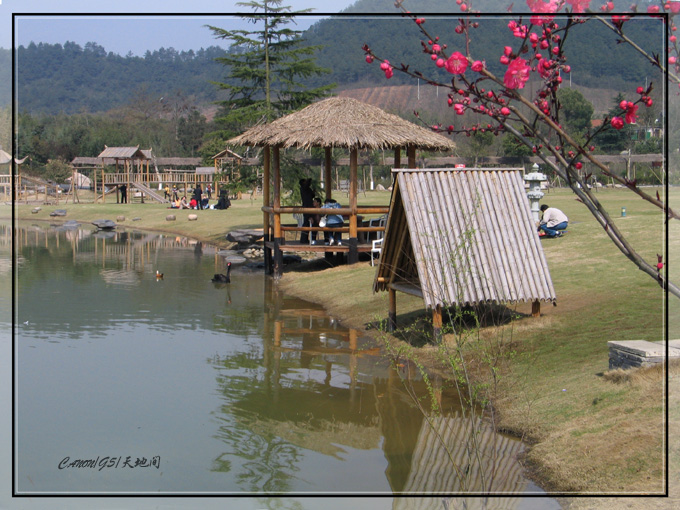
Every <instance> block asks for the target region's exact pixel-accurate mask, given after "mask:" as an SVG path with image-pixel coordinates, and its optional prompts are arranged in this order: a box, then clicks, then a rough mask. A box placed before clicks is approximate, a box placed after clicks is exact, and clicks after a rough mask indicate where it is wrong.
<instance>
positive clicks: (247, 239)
mask: <svg viewBox="0 0 680 510" xmlns="http://www.w3.org/2000/svg"><path fill="white" fill-rule="evenodd" d="M263 237H264V232H263V231H262V230H255V229H240V230H232V231H231V232H229V233H228V234H227V241H231V242H232V243H238V244H245V245H251V244H253V243H255V242H257V241H259V240H260V239H262V238H263Z"/></svg>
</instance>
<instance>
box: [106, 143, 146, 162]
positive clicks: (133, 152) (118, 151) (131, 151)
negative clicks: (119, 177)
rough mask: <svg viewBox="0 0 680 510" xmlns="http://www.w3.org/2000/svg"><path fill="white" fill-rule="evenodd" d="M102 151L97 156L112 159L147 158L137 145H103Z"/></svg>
mask: <svg viewBox="0 0 680 510" xmlns="http://www.w3.org/2000/svg"><path fill="white" fill-rule="evenodd" d="M104 147H105V149H104V151H103V152H102V153H101V154H99V156H98V157H99V158H113V159H149V157H147V156H146V154H144V152H143V151H141V150H139V146H137V147H108V146H106V145H105V146H104Z"/></svg>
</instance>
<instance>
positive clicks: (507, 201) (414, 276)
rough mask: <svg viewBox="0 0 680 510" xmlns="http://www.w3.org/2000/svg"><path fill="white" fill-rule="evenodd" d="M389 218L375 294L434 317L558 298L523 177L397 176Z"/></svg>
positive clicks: (439, 172)
mask: <svg viewBox="0 0 680 510" xmlns="http://www.w3.org/2000/svg"><path fill="white" fill-rule="evenodd" d="M393 171H394V173H395V174H396V179H395V184H394V188H393V190H392V197H391V201H390V214H389V217H388V220H387V225H386V229H385V237H384V239H383V249H382V254H381V256H380V263H379V265H378V268H377V270H376V276H375V280H374V284H373V290H374V291H375V292H378V291H388V292H389V319H388V324H389V328H390V329H391V330H393V329H394V327H395V326H396V292H397V291H400V292H404V293H407V294H412V295H416V296H421V297H422V298H423V300H424V302H425V307H426V308H427V309H431V310H432V312H433V324H434V330H435V336H439V335H440V332H441V327H442V310H443V309H445V308H447V307H450V306H468V305H476V304H480V303H499V304H505V303H516V302H531V303H532V304H533V306H532V315H534V316H537V315H539V314H540V302H541V301H550V302H552V303H553V304H554V303H555V300H556V296H555V290H554V288H553V284H552V280H551V278H550V271H549V270H548V263H547V261H546V258H545V255H544V253H543V247H542V246H541V243H540V238H539V237H538V233H537V232H536V225H535V223H534V219H533V217H532V216H531V206H530V204H529V199H528V198H527V195H526V191H525V189H524V180H523V178H522V169H479V168H474V169H464V170H463V169H460V170H459V169H426V170H425V169H415V170H411V169H401V170H399V169H395V170H393Z"/></svg>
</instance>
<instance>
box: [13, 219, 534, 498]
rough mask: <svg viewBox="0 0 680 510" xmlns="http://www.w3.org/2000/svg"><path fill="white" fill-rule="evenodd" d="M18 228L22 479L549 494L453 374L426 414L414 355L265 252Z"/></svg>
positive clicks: (122, 489) (110, 489) (278, 489)
mask: <svg viewBox="0 0 680 510" xmlns="http://www.w3.org/2000/svg"><path fill="white" fill-rule="evenodd" d="M9 234H10V229H9V227H8V225H6V224H5V225H2V228H1V229H0V236H2V239H4V242H3V244H2V249H3V257H2V259H0V260H2V263H3V264H4V265H8V264H9V262H7V258H8V253H9V243H8V241H7V239H8V237H9ZM14 241H15V256H16V259H15V262H16V266H17V275H18V279H17V283H16V296H17V300H16V308H15V317H14V326H15V335H14V362H15V365H14V373H15V425H16V428H15V438H14V439H15V447H16V458H15V461H16V462H15V477H16V478H15V479H16V490H17V491H18V492H19V493H22V494H36V495H37V494H49V495H58V494H79V495H97V494H106V495H143V494H150V493H151V494H155V495H169V496H171V495H239V496H244V495H251V496H257V497H262V496H280V495H297V496H302V495H319V494H343V495H348V494H352V495H364V494H370V495H376V494H377V495H388V496H392V495H398V494H411V495H440V494H455V493H462V492H465V493H467V492H471V491H472V492H478V491H484V490H486V489H488V490H490V491H491V492H504V493H510V494H516V495H520V494H524V495H527V494H529V495H530V494H541V491H540V490H539V489H538V488H537V487H536V486H535V485H533V484H531V483H530V482H529V481H528V480H526V479H525V478H524V477H523V476H522V469H521V467H520V465H519V464H518V462H517V455H519V454H520V453H521V451H522V445H521V443H519V442H518V441H516V440H514V439H512V438H509V437H506V436H502V435H498V434H494V433H493V431H492V430H491V429H490V427H488V425H486V424H485V423H484V422H482V421H481V420H479V418H478V417H475V416H468V415H467V414H466V413H463V412H462V409H461V407H460V405H459V403H458V398H457V395H456V394H455V392H453V391H452V390H449V389H447V388H441V387H436V388H435V393H436V395H437V397H438V398H439V399H440V401H441V404H442V409H443V412H442V413H441V415H438V416H433V417H431V419H430V420H427V419H426V418H425V416H424V414H423V413H422V412H421V411H420V410H419V409H418V407H417V406H416V405H414V400H413V398H412V396H411V391H408V390H407V388H406V387H405V386H404V384H403V383H402V381H401V379H402V378H403V377H407V378H408V379H409V380H410V381H412V387H411V390H412V391H413V392H414V393H415V394H416V395H417V396H420V397H424V396H426V395H427V389H426V388H425V386H424V385H423V383H422V381H421V380H420V377H419V375H418V371H417V370H416V369H415V367H413V366H411V365H410V364H409V363H408V362H406V363H403V364H401V366H397V367H396V368H395V367H392V366H391V365H390V363H389V362H388V360H386V359H385V358H384V356H383V355H382V352H381V349H380V343H379V341H378V340H375V339H372V338H371V337H368V336H366V335H364V334H363V332H362V331H358V330H352V329H347V328H344V327H343V326H342V325H340V324H339V323H338V321H337V320H335V319H334V318H333V317H330V316H328V315H327V314H326V313H325V312H324V311H323V309H322V307H321V306H319V305H315V304H311V303H307V302H304V301H301V300H298V299H295V298H292V297H290V296H286V295H285V294H283V293H282V292H281V291H280V290H279V289H278V287H277V285H276V283H275V282H274V281H273V280H272V279H271V278H269V277H267V276H265V275H264V273H263V270H262V269H261V268H260V267H258V266H257V265H256V264H242V265H237V264H234V265H233V266H232V271H231V283H228V284H217V283H212V282H211V278H212V277H213V275H214V274H215V273H224V272H225V257H224V256H223V254H222V253H221V252H219V251H218V250H217V249H216V248H214V247H212V246H207V245H203V244H201V243H199V242H195V241H193V240H191V239H188V238H185V237H182V236H174V235H164V234H155V233H144V232H136V231H132V230H120V228H119V229H118V230H115V231H110V232H109V231H96V230H94V229H93V228H90V226H88V225H82V226H73V227H69V228H67V227H64V226H50V225H48V224H47V223H45V224H41V225H31V224H30V223H25V224H23V223H22V224H21V225H20V227H19V228H17V230H16V234H15V240H14ZM3 267H4V266H3ZM0 269H2V268H0ZM157 271H160V272H161V273H163V277H162V278H158V277H157V276H156V272H157ZM5 277H6V271H5ZM472 437H475V438H476V444H478V445H479V446H478V448H477V449H476V450H475V451H471V450H470V448H468V446H469V445H470V441H471V438H472ZM477 454H479V456H480V457H482V458H483V462H482V464H480V463H479V462H477V460H476V459H477V458H478V455H477ZM492 458H495V460H493V461H492V460H491V459H492ZM457 473H458V474H457ZM460 473H467V474H466V475H465V474H460ZM303 501H304V499H303ZM413 501H417V500H412V499H402V498H395V499H394V500H393V503H392V508H411V507H412V506H411V505H412V502H413ZM431 501H432V505H431V507H432V508H441V498H437V497H435V498H431ZM498 501H512V502H514V503H513V504H512V505H511V506H507V508H510V507H512V508H530V507H531V506H530V500H529V498H518V499H510V498H505V499H503V500H498ZM527 501H529V503H527ZM518 502H523V503H521V504H519V506H518ZM527 505H529V506H527ZM427 507H428V508H429V507H430V505H429V504H428V505H427ZM505 507H506V506H503V508H505ZM302 508H304V504H303V506H302ZM418 508H424V507H423V506H418ZM541 508H545V506H542V507H541Z"/></svg>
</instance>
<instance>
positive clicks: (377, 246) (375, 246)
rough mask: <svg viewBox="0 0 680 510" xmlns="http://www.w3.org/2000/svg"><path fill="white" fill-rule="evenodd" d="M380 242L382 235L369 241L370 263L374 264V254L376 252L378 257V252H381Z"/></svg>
mask: <svg viewBox="0 0 680 510" xmlns="http://www.w3.org/2000/svg"><path fill="white" fill-rule="evenodd" d="M382 242H383V238H382V237H381V238H380V239H376V240H375V241H371V265H374V263H375V262H374V261H375V257H374V254H377V255H378V257H380V254H381V253H382Z"/></svg>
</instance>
